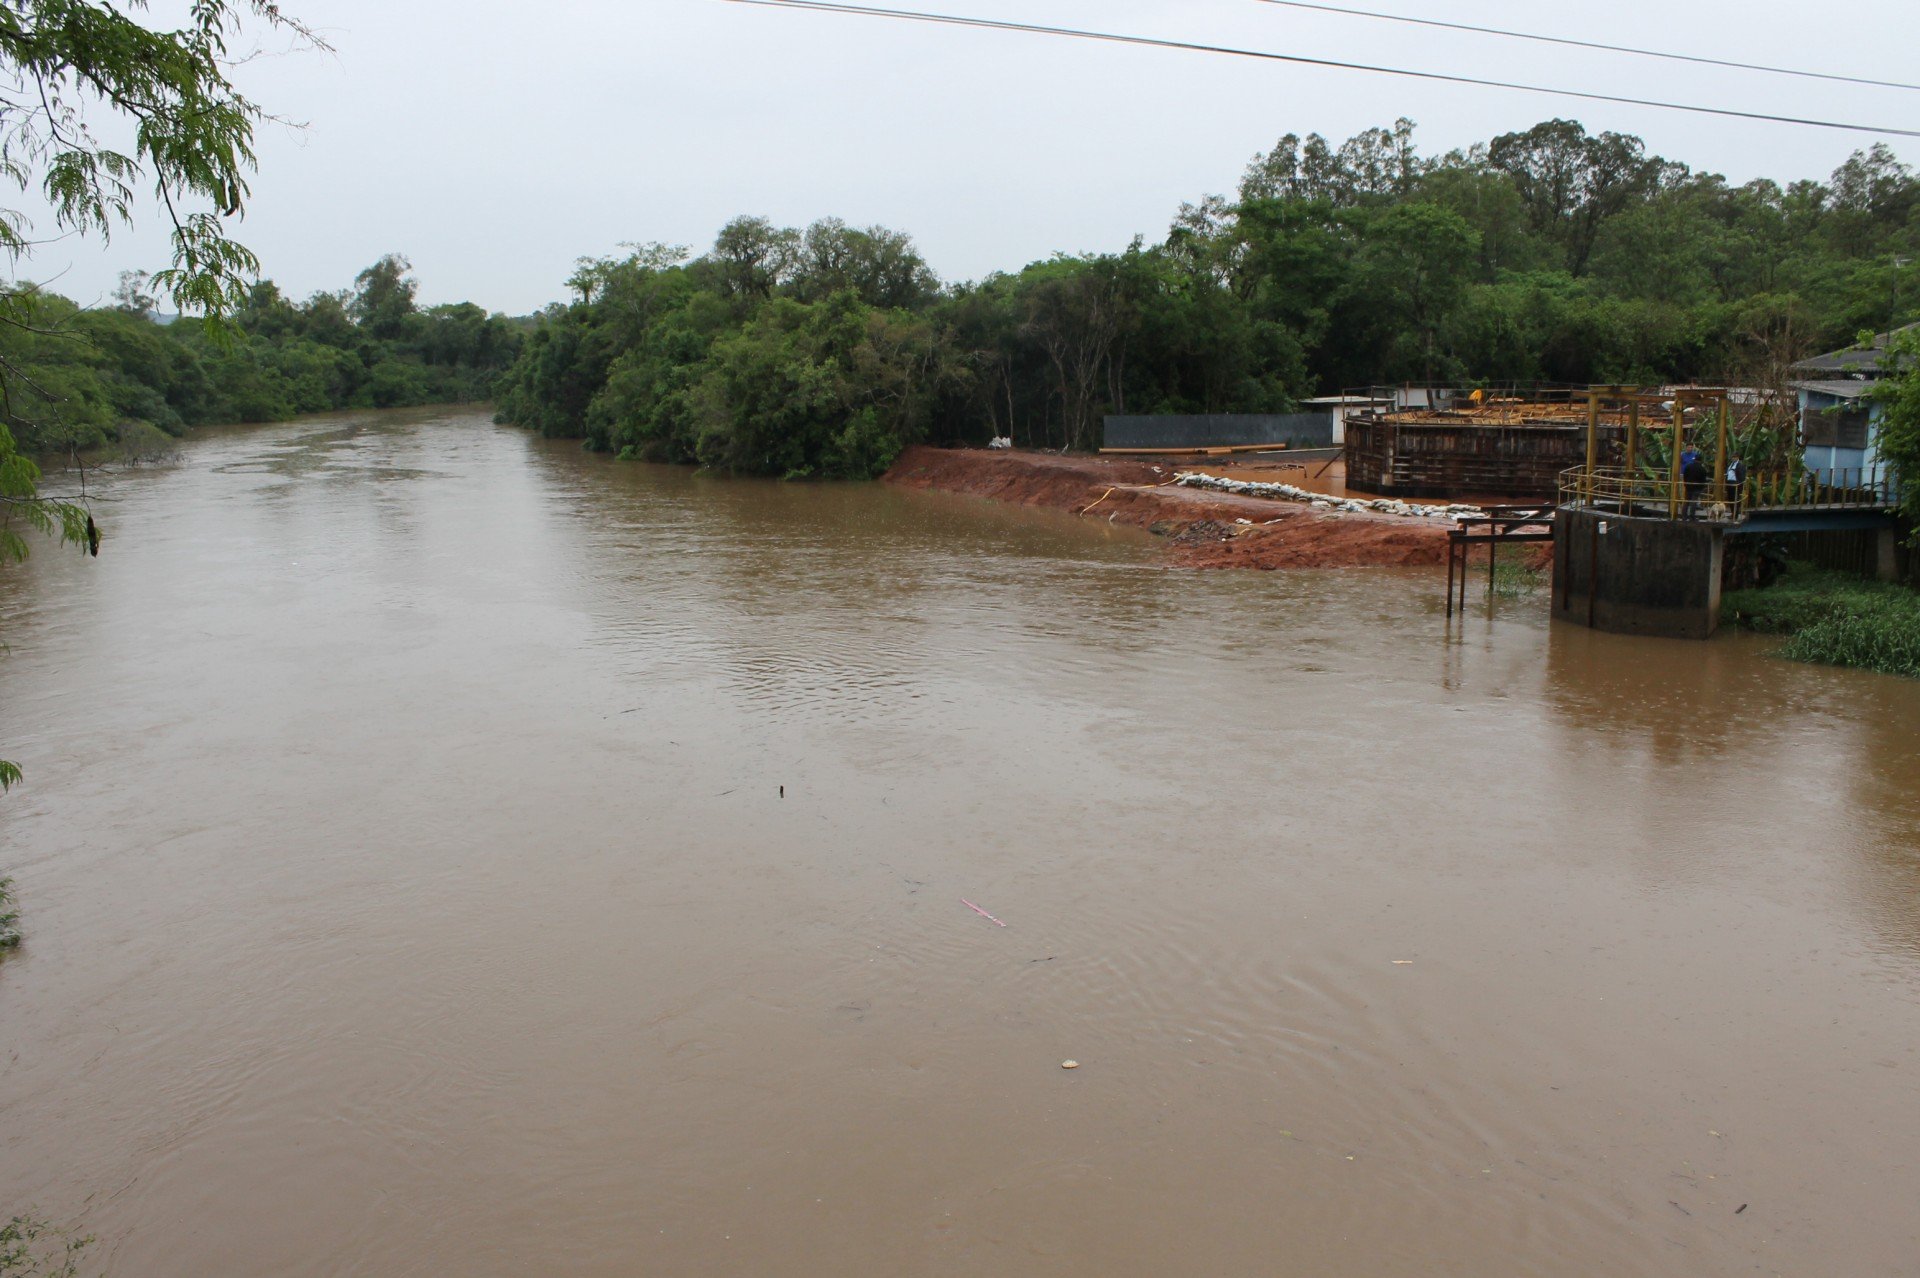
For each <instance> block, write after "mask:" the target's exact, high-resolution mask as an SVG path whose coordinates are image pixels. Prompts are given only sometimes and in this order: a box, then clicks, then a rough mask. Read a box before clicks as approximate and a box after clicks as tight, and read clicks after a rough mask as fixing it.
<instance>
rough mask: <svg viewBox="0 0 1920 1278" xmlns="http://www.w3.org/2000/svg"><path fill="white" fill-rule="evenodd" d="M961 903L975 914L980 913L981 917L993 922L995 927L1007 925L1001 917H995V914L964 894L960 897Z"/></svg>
mask: <svg viewBox="0 0 1920 1278" xmlns="http://www.w3.org/2000/svg"><path fill="white" fill-rule="evenodd" d="M960 904H962V905H964V906H966V907H967V908H968V909H969V910H972V911H973V912H974V913H975V914H978V915H979V916H980V917H981V918H983V919H985V920H986V921H987V922H989V923H991V924H993V925H994V926H995V927H1005V926H1006V924H1005V923H1002V922H1001V921H1000V920H999V919H996V918H995V917H993V915H991V914H989V913H987V912H986V911H985V910H983V909H981V908H980V907H979V906H977V905H975V904H974V903H973V902H972V901H969V900H968V899H967V898H966V897H964V896H963V897H961V898H960Z"/></svg>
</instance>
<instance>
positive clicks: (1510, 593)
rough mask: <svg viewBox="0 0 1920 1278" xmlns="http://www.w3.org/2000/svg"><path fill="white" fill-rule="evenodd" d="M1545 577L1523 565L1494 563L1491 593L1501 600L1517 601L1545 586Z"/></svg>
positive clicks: (1539, 571)
mask: <svg viewBox="0 0 1920 1278" xmlns="http://www.w3.org/2000/svg"><path fill="white" fill-rule="evenodd" d="M1546 580H1547V575H1546V573H1544V572H1542V571H1541V570H1540V569H1538V568H1529V567H1527V565H1525V564H1518V563H1496V564H1494V566H1493V593H1494V594H1495V595H1496V596H1498V597H1499V598H1501V599H1519V598H1521V597H1523V596H1525V595H1531V594H1533V593H1535V592H1536V591H1538V590H1539V589H1540V588H1541V587H1542V586H1544V585H1545V584H1546Z"/></svg>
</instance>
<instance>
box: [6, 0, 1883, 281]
mask: <svg viewBox="0 0 1920 1278" xmlns="http://www.w3.org/2000/svg"><path fill="white" fill-rule="evenodd" d="M864 2H869V3H881V0H864ZM1347 3H1348V4H1349V7H1354V8H1366V9H1374V10H1380V11H1388V12H1396V13H1402V14H1408V15H1416V16H1422V17H1431V18H1445V19H1449V20H1455V21H1462V22H1472V23H1481V24H1485V25H1490V26H1499V27H1507V28H1512V29H1520V30H1529V31H1538V32H1545V33H1551V34H1555V35H1562V36H1569V37H1574V38H1580V39H1589V40H1598V41H1604V42H1607V43H1618V44H1632V45H1640V46H1645V47H1653V48H1659V49H1666V50H1672V51H1677V52H1688V53H1696V54H1704V55H1707V56H1713V57H1722V58H1729V59H1735V60H1739V61H1748V62H1761V63H1771V64H1785V65H1793V66H1804V67H1806V68H1809V69H1817V70H1824V71H1836V72H1841V73H1844V74H1849V75H1856V76H1866V77H1875V78H1883V79H1890V80H1905V81H1920V59H1917V58H1916V56H1915V51H1916V49H1920V3H1915V0H1855V2H1854V3H1853V4H1851V5H1849V6H1848V8H1847V10H1846V20H1845V21H1844V22H1837V23H1832V24H1829V23H1827V22H1825V21H1824V19H1823V17H1822V13H1823V11H1822V10H1820V9H1818V8H1817V7H1811V8H1810V7H1809V6H1808V5H1807V4H1805V3H1804V2H1803V0H1796V2H1794V3H1787V2H1785V0H1611V3H1608V4H1604V5H1599V4H1582V5H1555V4H1540V3H1527V2H1521V0H1347ZM285 7H286V8H287V9H288V10H289V11H290V12H292V13H294V14H295V15H297V16H298V17H300V18H302V19H303V20H305V21H307V22H308V23H309V24H311V25H313V26H315V27H317V28H319V29H320V30H321V31H322V32H323V34H324V35H325V37H326V38H327V39H328V40H329V41H330V42H331V43H332V45H333V47H334V52H333V53H331V54H322V53H311V52H308V53H296V54H293V55H291V56H287V57H272V58H267V59H261V60H257V61H254V62H252V63H250V64H248V65H246V66H245V67H243V68H242V69H241V72H240V79H241V81H242V83H243V85H244V86H245V87H246V89H247V90H248V91H249V92H250V93H251V94H252V95H253V96H255V97H256V98H257V99H258V100H259V101H261V102H262V103H263V104H264V105H266V106H267V107H268V108H269V109H271V110H273V111H276V112H278V113H280V114H282V115H285V116H287V117H290V118H292V119H297V120H302V121H305V122H306V127H305V129H304V130H300V131H292V130H288V129H285V128H280V127H276V126H268V128H267V130H266V132H265V133H264V135H263V136H262V137H261V139H260V148H259V150H260V161H261V172H260V175H259V178H258V180H257V182H256V183H255V187H254V198H253V202H252V205H251V208H250V212H249V215H248V217H247V219H246V221H245V223H244V225H243V226H242V227H241V228H240V230H239V235H240V238H241V239H242V240H243V241H244V242H245V243H247V244H248V245H249V246H250V247H252V248H253V249H254V250H255V251H256V252H258V253H259V255H260V258H261V261H262V264H263V268H264V271H265V273H266V274H267V275H269V276H271V277H272V278H274V279H275V280H277V281H279V283H280V284H281V286H282V288H284V289H285V290H286V291H287V292H288V293H289V294H291V295H293V296H295V297H304V296H306V295H307V294H309V293H311V292H313V291H315V290H318V289H334V288H340V287H344V286H345V285H347V284H348V283H349V282H350V281H351V280H352V277H353V276H354V274H355V273H356V272H357V271H359V270H360V269H361V268H362V267H364V266H365V265H367V264H368V263H369V262H371V261H373V260H374V259H375V258H377V257H378V256H379V255H380V254H382V253H386V252H398V253H404V254H405V255H407V256H408V257H409V258H410V259H412V261H413V264H414V266H415V268H416V274H417V275H418V277H419V280H420V283H421V297H422V300H423V301H425V302H429V303H431V302H443V301H458V300H463V299H470V300H472V301H475V302H478V303H480V304H481V305H483V306H485V307H487V308H489V309H491V310H504V311H509V312H514V313H519V312H524V311H529V310H533V309H535V308H537V307H539V306H542V305H544V304H545V303H547V302H549V301H553V300H556V299H558V298H560V297H562V296H563V295H564V293H565V288H564V284H563V281H564V280H565V278H566V276H567V274H568V272H569V270H570V268H571V264H572V262H573V260H574V259H575V258H576V257H579V256H581V255H583V254H600V253H607V252H612V251H614V249H615V247H616V245H618V244H619V243H620V242H621V241H623V240H641V241H645V240H661V241H665V242H669V243H683V244H688V245H692V246H694V247H695V248H696V250H698V249H704V248H705V247H706V246H707V245H708V244H709V243H711V241H712V238H713V234H714V232H715V231H716V230H717V229H718V228H719V226H720V225H721V224H722V223H723V222H725V221H726V220H727V219H728V218H730V217H733V216H734V215H736V214H740V213H758V214H763V215H765V216H767V217H770V218H773V219H774V220H775V221H777V222H780V223H783V224H791V225H803V224H805V223H807V222H809V221H812V220H813V219H815V218H818V217H822V216H826V215H835V216H839V217H842V218H844V219H846V220H847V221H848V222H851V223H855V224H859V225H865V224H868V223H873V222H881V223H885V224H887V225H889V226H894V227H898V228H900V229H903V230H906V231H908V232H910V233H911V234H912V235H913V236H914V237H915V238H916V240H917V241H918V243H919V245H920V247H921V250H922V251H923V252H924V253H925V255H926V257H927V259H928V260H929V261H930V262H931V263H932V265H933V267H934V268H935V270H937V271H938V272H939V273H940V274H941V275H942V277H944V278H947V279H966V278H975V277H978V276H981V275H984V274H986V273H988V272H990V271H993V270H996V269H1017V268H1018V267H1020V266H1022V265H1024V264H1025V263H1027V262H1029V261H1033V260H1035V259H1038V258H1044V257H1046V256H1048V255H1050V254H1052V253H1054V252H1056V251H1064V252H1085V251H1093V250H1111V249H1118V248H1121V247H1124V245H1125V244H1126V242H1127V241H1128V240H1129V239H1130V238H1131V237H1132V236H1133V235H1135V234H1137V233H1138V234H1145V235H1147V236H1148V237H1149V238H1153V237H1156V236H1158V235H1160V234H1161V233H1163V232H1164V230H1165V228H1166V225H1167V223H1168V221H1169V219H1170V218H1171V217H1172V216H1173V214H1174V213H1175V211H1176V210H1177V209H1178V207H1179V205H1180V203H1181V201H1183V200H1192V199H1197V198H1198V197H1200V196H1202V195H1204V194H1206V193H1209V192H1230V191H1231V190H1232V189H1233V187H1234V185H1235V184H1236V182H1237V181H1238V178H1239V176H1240V173H1241V170H1242V169H1243V168H1244V167H1245V165H1246V162H1247V160H1248V159H1249V157H1251V156H1252V154H1253V153H1254V152H1256V151H1260V150H1264V149H1266V148H1268V147H1269V146H1271V145H1272V143H1273V141H1274V139H1276V138H1277V137H1279V136H1280V135H1281V134H1283V133H1287V132H1290V131H1291V132H1297V133H1300V134H1303V135H1304V134H1306V133H1309V132H1319V133H1323V134H1325V135H1326V136H1327V137H1329V138H1331V139H1333V140H1335V141H1339V140H1341V139H1344V138H1345V137H1347V136H1348V135H1350V134H1352V133H1354V132H1357V131H1358V130H1360V129H1362V128H1366V127H1369V126H1372V125H1377V124H1387V123H1390V122H1391V121H1392V120H1393V119H1394V118H1395V117H1396V116H1401V115H1405V116H1409V117H1411V118H1412V119H1413V120H1415V121H1416V122H1417V123H1418V124H1419V132H1418V134H1417V137H1418V138H1419V140H1420V142H1421V149H1422V151H1423V152H1427V153H1432V152H1439V151H1445V150H1447V149H1450V148H1452V147H1456V146H1464V145H1468V144H1470V143H1473V142H1476V141H1484V140H1486V139H1488V138H1490V137H1492V136H1494V135H1495V134H1498V133H1502V132H1508V131H1511V130H1515V129H1522V128H1526V127H1528V126H1530V125H1532V124H1534V123H1536V122H1538V121H1540V120H1543V119H1548V118H1551V117H1553V116H1556V115H1558V116H1570V117H1572V118H1575V119H1579V120H1581V121H1582V122H1584V123H1585V124H1586V125H1587V127H1588V128H1589V129H1592V130H1595V131H1598V130H1602V129H1617V130H1622V131H1626V132H1631V133H1635V134H1638V135H1640V136H1641V137H1643V138H1645V139H1646V141H1647V143H1648V146H1649V147H1650V148H1651V149H1652V150H1654V151H1657V152H1659V153H1660V154H1663V155H1665V156H1667V157H1669V158H1671V159H1676V160H1680V161H1684V162H1685V163H1687V164H1689V165H1692V166H1693V167H1695V168H1696V169H1707V170H1711V171H1716V172H1720V173H1724V174H1726V175H1727V176H1728V177H1729V178H1730V179H1732V180H1733V181H1735V182H1741V181H1745V180H1747V179H1749V178H1753V177H1760V176H1767V177H1773V178H1777V179H1780V180H1782V181H1786V180H1791V179H1796V178H1802V177H1822V178H1824V177H1825V176H1826V175H1827V174H1829V173H1830V172H1831V171H1832V170H1833V169H1834V168H1835V167H1836V166H1837V165H1838V164H1840V163H1841V161H1843V160H1844V159H1845V158H1846V157H1847V155H1848V154H1849V153H1850V152H1851V151H1853V150H1854V149H1856V148H1859V147H1864V146H1868V145H1870V144H1872V143H1873V142H1874V141H1875V140H1876V138H1875V137H1873V136H1870V135H1864V134H1848V133H1837V132H1831V131H1828V130H1822V129H1811V128H1802V127H1794V126H1789V125H1781V124H1762V123H1754V122H1745V121H1737V120H1726V119H1717V118H1713V117H1705V116H1693V115H1684V114H1678V113H1670V112H1662V111H1655V110H1650V109H1646V108H1640V107H1629V106H1614V105H1606V104H1601V103H1592V102H1579V101H1571V100H1567V99H1560V98H1549V97H1542V96H1538V95H1534V94H1526V93H1515V92H1506V91H1497V90H1492V89H1480V88H1469V87H1465V86H1457V85H1445V84H1434V83H1427V82H1421V81H1413V80H1403V79H1396V78H1389V77H1385V76H1378V75H1365V74H1360V73H1355V72H1341V71H1332V70H1318V69H1310V68H1302V67H1294V66H1288V65H1282V64H1277V63H1261V62H1253V61H1249V60H1244V59H1237V58H1224V57H1217V56H1208V55H1202V54H1195V53H1183V52H1173V51H1161V50H1152V49H1142V48H1129V47H1120V46H1114V45H1106V44H1094V43H1087V42H1082V41H1068V40H1060V39H1050V38H1041V37H1038V36H1026V35H1014V34H1005V33H999V32H992V31H976V30H958V29H954V28H947V27H929V26H920V25H915V24H909V23H902V22H890V21H881V20H877V19H872V18H860V17H846V16H836V15H827V14H818V13H808V12H800V11H792V12H779V11H774V10H769V9H765V8H755V7H748V6H743V5H736V4H730V3H726V2H725V0H546V3H541V4H534V3H528V2H527V0H512V2H507V0H498V2H496V0H285ZM902 7H917V8H923V9H934V10H940V11H944V12H949V13H958V14H966V15H969V16H980V17H992V18H1006V19H1013V20H1018V21H1024V22H1033V23H1048V24H1055V25H1063V26H1077V27H1083V28H1097V29H1101V30H1107V31H1117V32H1126V33H1131V34H1142V35H1154V36H1162V37H1168V38H1174V39H1181V40H1190V41H1202V42H1210V43H1217V44H1227V45H1238V46H1242V47H1246V48H1257V49H1266V50H1274V51H1281V52H1290V53H1300V54H1306V55H1310V56H1316V57H1331V58H1341V59H1352V60H1357V61H1364V62H1370V63H1375V64H1380V65H1388V66H1401V67H1418V68H1426V69H1443V70H1450V71H1459V72H1461V73H1464V74H1472V75H1482V76H1489V77H1494V78H1503V79H1514V80H1524V81H1529V82H1535V83H1541V84H1554V85H1561V86H1565V87H1571V88H1581V89H1590V90H1595V91H1600V92H1611V93H1621V94H1627V95H1632V96H1643V97H1660V98H1668V99H1675V100H1681V101H1687V102H1697V103H1709V104H1714V105H1722V106H1729V107H1734V108H1738V109H1743V110H1756V111H1768V112H1776V113H1782V114H1789V115H1808V116H1819V117H1823V118H1832V119H1842V120H1853V121H1859V122H1865V123H1874V124H1880V125H1886V126H1894V127H1904V128H1920V93H1916V92H1911V91H1899V90H1893V89H1874V88H1866V87H1857V86H1850V85H1838V84H1831V83H1825V82H1820V81H1811V80H1798V79H1786V78H1782V77H1777V76H1768V75H1759V74H1753V73H1746V72H1736V71H1722V70H1717V69H1708V68H1700V67H1688V66H1682V65H1679V64H1675V63H1671V62H1660V61H1653V60H1648V59H1642V58H1628V57H1621V56H1617V55H1610V54H1602V53H1597V52H1588V51H1582V50H1574V49H1564V48H1552V47H1547V46H1541V45H1529V44H1519V43H1515V42H1513V41H1508V40H1501V39H1494V38H1491V37H1482V36H1469V35H1465V34H1456V33H1451V32H1440V31H1435V30H1432V29H1428V28H1419V27H1406V26H1401V25H1398V24H1388V23H1382V22H1377V21H1370V20H1366V19H1361V18H1348V17H1339V16H1335V15H1331V14H1320V13H1308V12H1303V11H1299V10H1292V9H1286V8H1280V7H1276V6H1273V5H1270V4H1264V3H1260V2H1259V0H918V2H917V3H913V4H911V5H910V6H907V5H903V6H902ZM166 8H167V6H166V4H164V3H162V4H160V5H159V6H157V8H156V13H159V14H162V15H164V13H165V11H166ZM1885 140H1887V141H1889V142H1890V143H1891V144H1892V145H1893V146H1894V149H1895V150H1896V151H1897V152H1898V153H1899V154H1900V155H1901V156H1902V158H1903V159H1905V160H1907V161H1908V162H1910V163H1913V162H1920V142H1916V141H1915V140H1913V139H1898V138H1890V139H1885ZM43 229H44V228H43ZM166 252H167V249H166V242H165V237H164V235H163V234H162V233H161V230H160V227H159V226H158V225H157V219H156V218H154V217H153V216H151V215H149V216H147V217H146V218H145V220H144V222H143V225H142V226H141V227H140V228H139V229H138V230H136V231H134V232H130V233H126V234H122V235H119V236H117V237H116V238H115V239H114V241H113V243H112V244H111V245H110V246H108V247H105V248H101V247H99V246H97V245H85V244H72V243H63V244H56V245H53V246H50V247H47V248H44V249H42V250H41V251H40V253H39V254H38V256H37V257H36V258H35V259H34V260H33V261H31V262H29V263H27V264H25V265H24V266H23V268H22V274H24V275H28V276H31V277H34V278H38V279H42V280H47V279H50V278H51V277H53V276H55V275H58V276H59V278H58V280H57V281H55V282H54V283H53V287H54V288H55V289H57V290H58V291H60V292H63V293H66V294H68V295H69V296H72V297H74V298H76V300H79V301H81V302H82V303H95V302H100V301H103V300H105V298H106V297H107V295H108V293H109V291H110V290H111V288H112V287H113V284H114V281H115V279H116V277H117V275H118V273H119V272H120V271H121V270H123V269H127V268H144V269H149V270H150V269H153V268H155V267H157V266H161V265H164V264H165V258H166Z"/></svg>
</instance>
